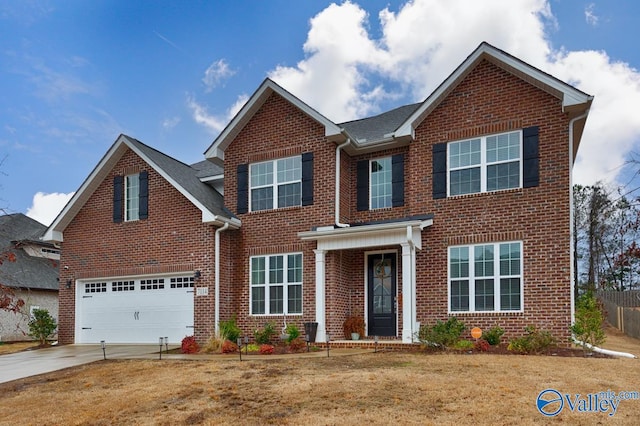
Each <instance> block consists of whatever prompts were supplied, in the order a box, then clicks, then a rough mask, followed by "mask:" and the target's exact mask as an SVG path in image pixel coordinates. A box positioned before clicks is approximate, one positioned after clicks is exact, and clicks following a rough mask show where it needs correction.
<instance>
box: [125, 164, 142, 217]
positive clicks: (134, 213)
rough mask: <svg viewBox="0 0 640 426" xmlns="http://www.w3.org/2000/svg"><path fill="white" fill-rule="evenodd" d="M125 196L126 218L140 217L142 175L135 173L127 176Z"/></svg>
mask: <svg viewBox="0 0 640 426" xmlns="http://www.w3.org/2000/svg"><path fill="white" fill-rule="evenodd" d="M124 197H125V208H124V220H125V221H132V220H138V219H140V175H138V174H134V175H128V176H126V177H125V185H124Z"/></svg>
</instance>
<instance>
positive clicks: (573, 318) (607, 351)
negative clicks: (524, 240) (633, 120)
mask: <svg viewBox="0 0 640 426" xmlns="http://www.w3.org/2000/svg"><path fill="white" fill-rule="evenodd" d="M588 114H589V110H588V109H587V110H586V111H585V112H584V113H583V114H581V115H579V116H577V117H574V118H572V119H571V121H569V170H573V161H574V158H573V126H574V125H575V122H576V121H578V120H582V119H583V118H586V117H587V115H588ZM573 208H574V205H573V173H569V211H570V212H571V216H570V218H569V229H570V232H569V235H570V240H571V241H570V243H569V245H570V251H569V253H571V268H570V271H571V325H574V324H575V322H576V314H575V308H576V300H575V293H574V288H575V285H576V282H575V279H574V277H575V275H574V274H575V270H574V265H573V259H574V256H575V255H576V254H575V252H574V250H573V222H574V217H573V216H574V215H573ZM571 340H572V341H573V342H574V343H575V344H577V345H580V346H584V347H586V348H588V349H591V350H592V351H594V352H598V353H601V354H605V355H611V356H619V357H623V358H637V356H635V355H633V354H630V353H627V352H619V351H613V350H610V349H603V348H600V347H598V346H593V345H591V344H589V343H586V342H582V341H580V340H578V339H577V338H576V336H575V335H573V334H572V336H571Z"/></svg>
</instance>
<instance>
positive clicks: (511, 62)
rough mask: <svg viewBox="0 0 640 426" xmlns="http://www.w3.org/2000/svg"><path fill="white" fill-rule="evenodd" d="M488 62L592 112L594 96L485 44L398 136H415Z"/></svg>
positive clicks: (425, 102)
mask: <svg viewBox="0 0 640 426" xmlns="http://www.w3.org/2000/svg"><path fill="white" fill-rule="evenodd" d="M482 59H487V60H489V61H491V62H493V63H494V64H496V65H498V66H500V67H502V68H505V69H507V70H509V71H510V72H512V73H513V74H515V75H517V76H518V77H520V78H522V79H524V80H526V81H529V82H530V83H532V84H535V85H537V86H538V87H540V88H544V89H546V90H547V91H548V92H550V93H552V94H554V95H555V96H557V97H558V98H560V99H561V100H562V107H563V109H565V108H570V107H572V106H577V105H584V108H582V109H585V110H586V109H588V108H589V105H590V104H591V101H592V100H593V96H590V95H587V94H586V93H583V92H582V91H580V90H578V89H576V88H574V87H572V86H570V85H569V84H567V83H564V82H562V81H561V80H558V79H556V78H555V77H553V76H551V75H549V74H547V73H545V72H543V71H540V70H539V69H537V68H535V67H533V66H531V65H529V64H527V63H525V62H523V61H521V60H519V59H517V58H515V57H514V56H511V55H509V54H507V53H505V52H504V51H502V50H500V49H497V48H496V47H494V46H491V45H490V44H488V43H486V42H483V43H482V44H480V46H478V48H477V49H476V50H475V51H474V52H473V53H472V54H471V55H469V57H467V59H466V60H465V61H464V62H463V63H462V64H461V65H460V66H459V67H458V68H456V70H455V71H454V72H453V73H452V74H451V75H450V76H449V77H448V78H447V79H446V80H445V81H444V82H443V83H442V84H441V85H440V86H438V88H437V89H436V90H435V91H434V92H433V93H432V94H431V95H429V97H428V98H427V99H426V100H425V101H424V103H423V104H422V105H421V106H420V107H419V108H418V109H417V110H416V111H415V112H414V113H413V114H412V115H411V116H410V117H409V118H407V120H406V121H405V122H404V123H403V124H402V125H401V126H400V127H399V128H398V130H397V131H396V132H395V134H394V136H395V137H402V136H410V137H412V138H413V137H414V130H415V128H416V127H417V126H418V125H419V124H420V123H421V122H422V120H424V118H425V117H426V116H427V115H428V114H429V113H430V112H431V111H432V110H433V109H434V108H435V107H436V106H437V105H438V104H439V103H440V102H441V100H442V99H444V98H445V97H446V96H447V95H448V94H449V92H451V91H452V90H453V89H454V88H455V87H456V86H457V85H458V83H459V82H460V81H462V80H463V79H464V78H465V77H466V76H467V74H469V73H470V72H471V71H472V70H473V69H474V68H475V66H476V65H477V64H478V63H479V62H480V61H481V60H482Z"/></svg>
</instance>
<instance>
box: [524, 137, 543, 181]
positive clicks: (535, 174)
mask: <svg viewBox="0 0 640 426" xmlns="http://www.w3.org/2000/svg"><path fill="white" fill-rule="evenodd" d="M538 133H539V129H538V126H533V127H527V128H525V129H522V139H523V143H522V170H523V177H522V186H523V187H524V188H531V187H534V186H538V185H539V184H540V150H539V138H538Z"/></svg>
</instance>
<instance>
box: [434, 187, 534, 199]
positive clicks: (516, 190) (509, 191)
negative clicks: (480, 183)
mask: <svg viewBox="0 0 640 426" xmlns="http://www.w3.org/2000/svg"><path fill="white" fill-rule="evenodd" d="M523 189H524V188H510V189H500V190H498V191H487V192H474V193H472V194H462V195H447V198H446V199H447V200H459V199H464V198H474V197H480V196H485V195H498V194H523V193H524V191H523Z"/></svg>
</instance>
